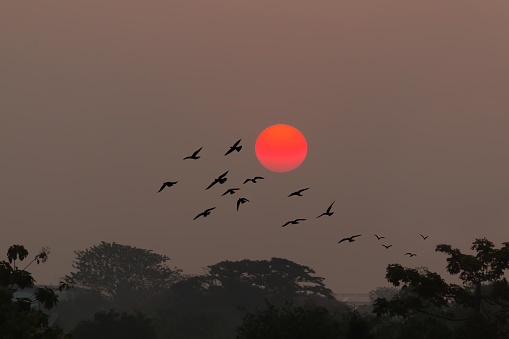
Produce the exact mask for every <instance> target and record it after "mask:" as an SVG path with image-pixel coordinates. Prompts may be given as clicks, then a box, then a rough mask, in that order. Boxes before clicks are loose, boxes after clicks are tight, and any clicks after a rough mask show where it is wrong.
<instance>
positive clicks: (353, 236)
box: [350, 234, 361, 239]
mask: <svg viewBox="0 0 509 339" xmlns="http://www.w3.org/2000/svg"><path fill="white" fill-rule="evenodd" d="M360 236H361V235H360V234H357V235H352V236H351V237H350V238H351V239H353V238H357V237H360Z"/></svg>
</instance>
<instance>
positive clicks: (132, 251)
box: [65, 241, 182, 310]
mask: <svg viewBox="0 0 509 339" xmlns="http://www.w3.org/2000/svg"><path fill="white" fill-rule="evenodd" d="M74 253H75V254H76V259H75V260H74V261H73V267H74V268H75V269H76V272H71V273H70V275H67V276H66V277H65V279H66V281H69V282H71V283H72V284H73V285H74V286H76V287H82V288H85V289H89V290H92V291H96V292H99V293H101V294H102V295H105V296H107V297H110V298H111V300H112V301H113V303H114V304H115V305H116V306H117V307H118V308H119V309H122V310H124V309H125V310H128V309H130V308H132V307H133V306H136V305H139V304H140V303H143V302H146V301H148V300H149V299H150V298H151V297H153V296H155V295H157V293H159V292H160V291H162V290H165V289H168V288H169V287H170V286H171V285H172V284H173V283H175V282H176V281H178V280H179V279H181V272H182V270H180V269H178V268H176V267H174V268H170V267H169V266H167V265H166V262H167V261H169V260H170V258H169V257H168V256H166V255H161V254H157V253H153V252H152V251H151V250H145V249H141V248H136V247H132V246H128V245H121V244H117V243H115V242H113V243H107V242H104V241H103V242H101V243H100V244H99V245H95V246H92V247H91V248H88V249H86V250H84V251H74Z"/></svg>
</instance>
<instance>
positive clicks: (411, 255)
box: [405, 252, 417, 258]
mask: <svg viewBox="0 0 509 339" xmlns="http://www.w3.org/2000/svg"><path fill="white" fill-rule="evenodd" d="M407 254H408V255H409V256H410V258H411V257H415V256H416V255H417V254H415V253H410V252H408V253H405V255H407Z"/></svg>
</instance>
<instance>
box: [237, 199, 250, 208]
mask: <svg viewBox="0 0 509 339" xmlns="http://www.w3.org/2000/svg"><path fill="white" fill-rule="evenodd" d="M246 202H249V200H247V199H246V198H239V200H237V211H238V210H239V206H240V204H245V203H246Z"/></svg>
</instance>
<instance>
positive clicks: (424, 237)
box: [419, 234, 429, 240]
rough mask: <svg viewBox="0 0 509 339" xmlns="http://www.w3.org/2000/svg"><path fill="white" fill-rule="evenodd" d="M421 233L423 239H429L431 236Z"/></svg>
mask: <svg viewBox="0 0 509 339" xmlns="http://www.w3.org/2000/svg"><path fill="white" fill-rule="evenodd" d="M419 235H420V236H421V237H422V239H423V240H426V239H428V237H429V235H427V236H424V235H422V234H419Z"/></svg>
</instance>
